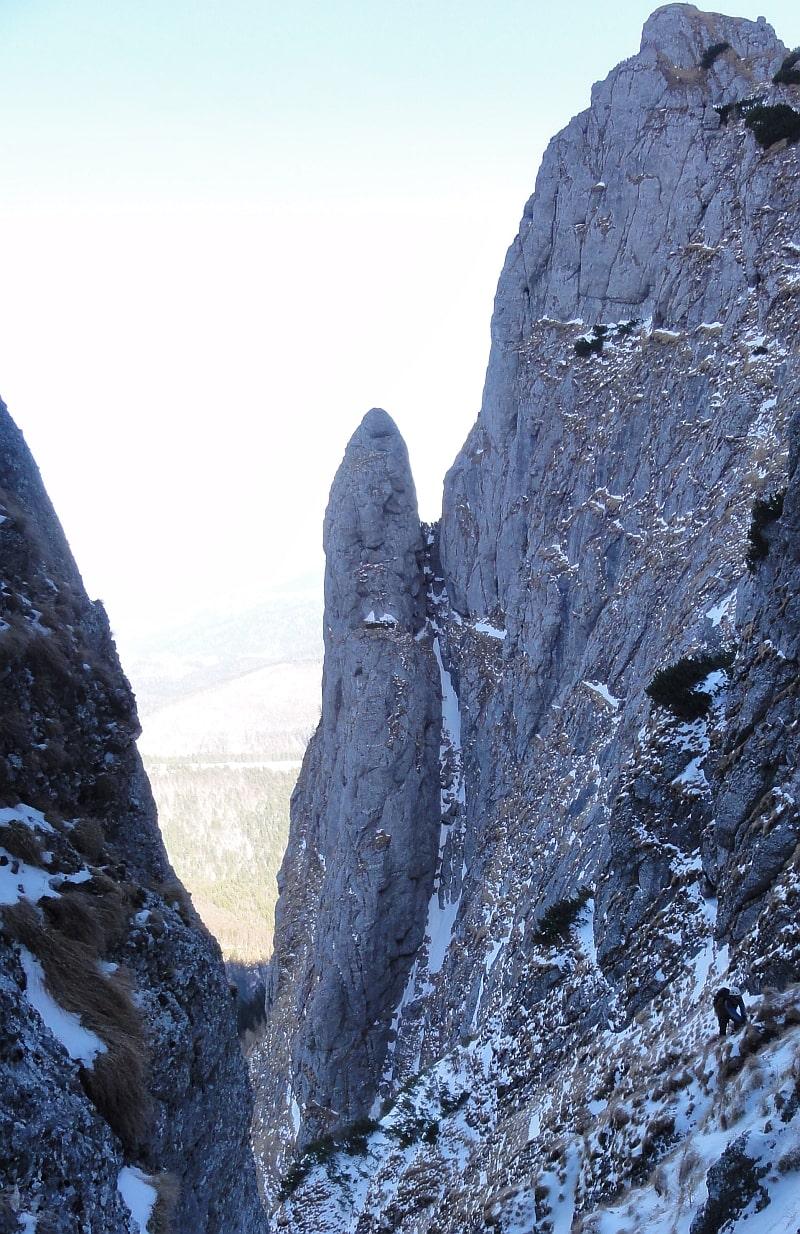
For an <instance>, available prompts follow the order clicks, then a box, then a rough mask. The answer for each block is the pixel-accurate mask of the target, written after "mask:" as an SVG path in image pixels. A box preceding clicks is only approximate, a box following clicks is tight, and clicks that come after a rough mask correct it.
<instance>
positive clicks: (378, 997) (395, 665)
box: [257, 409, 441, 1157]
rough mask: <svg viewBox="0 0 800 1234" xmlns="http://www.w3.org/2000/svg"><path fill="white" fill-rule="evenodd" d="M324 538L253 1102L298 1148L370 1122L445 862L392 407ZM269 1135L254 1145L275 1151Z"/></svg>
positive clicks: (346, 465) (351, 449) (361, 452)
mask: <svg viewBox="0 0 800 1234" xmlns="http://www.w3.org/2000/svg"><path fill="white" fill-rule="evenodd" d="M324 543H325V553H326V562H327V565H326V572H325V618H324V622H325V667H324V675H323V692H322V717H321V719H320V723H319V727H318V729H317V732H316V734H315V735H314V738H313V740H312V742H311V744H310V746H309V748H308V751H307V754H306V758H305V761H304V764H303V769H302V772H301V774H300V779H299V781H298V785H297V789H296V791H295V794H294V797H293V799H292V819H291V830H290V837H289V845H288V848H287V852H286V857H285V860H284V863H283V867H282V870H281V874H280V877H279V887H280V899H279V902H278V907H277V911H276V919H275V954H274V958H273V963H272V968H271V975H270V986H269V992H268V1000H267V1001H268V1035H267V1040H266V1043H265V1046H264V1049H263V1051H262V1056H261V1058H260V1060H259V1065H258V1068H257V1069H258V1070H260V1071H261V1072H262V1075H263V1079H262V1081H261V1082H262V1084H263V1085H264V1086H265V1087H266V1090H267V1092H266V1093H265V1100H262V1101H261V1103H260V1104H261V1107H262V1108H265V1109H266V1110H268V1111H270V1112H272V1111H274V1110H275V1108H276V1106H277V1108H278V1109H281V1108H282V1109H283V1112H284V1114H285V1116H286V1121H285V1125H284V1140H285V1139H287V1138H289V1137H291V1138H293V1139H294V1140H295V1141H296V1142H297V1143H298V1144H299V1145H301V1146H302V1145H303V1144H307V1143H308V1142H309V1141H310V1140H313V1139H314V1138H316V1137H318V1136H320V1135H322V1134H325V1133H327V1132H330V1131H332V1130H335V1129H340V1128H342V1127H343V1126H347V1125H348V1124H350V1123H352V1122H353V1121H354V1120H355V1119H358V1118H360V1117H363V1116H365V1115H366V1114H367V1113H368V1112H369V1109H370V1106H371V1105H372V1102H373V1099H374V1096H375V1093H376V1090H377V1085H378V1082H379V1079H380V1075H381V1071H382V1067H383V1062H384V1058H385V1055H386V1049H387V1044H388V1041H389V1035H390V1024H391V1020H392V1015H393V1012H394V1009H395V1007H396V1005H397V1003H398V1002H399V1000H400V998H401V996H402V993H403V989H404V986H405V983H406V980H407V978H408V974H409V970H410V968H411V964H412V962H413V958H414V956H415V953H416V951H417V949H418V948H419V945H420V943H421V942H422V939H423V935H424V930H425V921H426V914H427V906H428V902H429V899H430V895H431V888H432V884H433V877H434V870H435V864H436V855H437V846H438V837H439V828H440V804H439V767H438V756H439V735H440V725H441V703H440V693H439V677H438V670H437V667H436V661H435V658H434V655H433V652H432V650H431V645H430V640H429V639H428V638H427V637H426V635H425V633H424V631H425V594H424V572H423V557H424V543H423V538H422V530H421V527H420V522H419V516H418V513H417V501H416V494H415V491H414V483H413V480H412V478H411V472H410V468H409V464H408V455H407V452H406V448H405V445H404V443H403V440H402V438H401V436H400V434H399V432H398V430H397V428H396V426H395V424H394V422H393V421H392V419H391V418H390V417H389V416H388V415H387V414H386V412H385V411H381V410H378V409H373V410H372V411H370V412H368V413H367V415H366V416H365V417H364V419H363V421H362V422H361V424H360V426H359V428H358V429H357V430H356V432H355V433H354V434H353V437H352V438H351V440H350V442H349V444H348V446H347V450H346V452H345V456H344V459H343V461H342V463H341V466H340V467H339V470H338V472H337V474H336V478H335V479H334V482H333V486H332V489H331V495H330V501H329V503H328V509H327V513H326V516H325V535H324ZM287 1074H288V1075H289V1076H290V1090H289V1091H288V1093H287V1090H286V1076H287ZM270 1089H273V1090H274V1091H272V1092H271V1091H269V1090H270ZM270 1134H271V1129H269V1130H264V1131H263V1133H262V1134H257V1148H258V1149H260V1150H261V1151H262V1152H263V1153H264V1154H265V1155H266V1156H273V1157H274V1156H275V1154H276V1151H277V1152H279V1151H280V1150H279V1148H277V1149H276V1146H275V1144H274V1141H273V1142H272V1143H268V1136H269V1135H270Z"/></svg>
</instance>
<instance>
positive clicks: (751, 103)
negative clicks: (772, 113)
mask: <svg viewBox="0 0 800 1234" xmlns="http://www.w3.org/2000/svg"><path fill="white" fill-rule="evenodd" d="M758 105H759V102H758V99H757V98H756V97H755V96H754V95H751V96H750V97H749V98H746V99H737V100H736V101H735V102H733V103H723V105H722V106H721V107H715V108H714V111H715V112H716V113H717V115H718V116H719V118H720V121H721V123H722V124H727V123H728V121H729V120H738V119H739V117H740V116H746V115H747V113H748V112H749V111H751V110H752V109H753V108H754V107H757V106H758Z"/></svg>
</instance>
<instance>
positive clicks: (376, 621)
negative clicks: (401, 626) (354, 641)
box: [364, 608, 397, 626]
mask: <svg viewBox="0 0 800 1234" xmlns="http://www.w3.org/2000/svg"><path fill="white" fill-rule="evenodd" d="M364 625H366V626H396V625H397V618H396V617H395V616H393V614H392V613H383V614H382V615H381V616H380V617H376V616H375V610H374V608H371V609H370V610H369V612H368V613H367V615H366V617H365V618H364Z"/></svg>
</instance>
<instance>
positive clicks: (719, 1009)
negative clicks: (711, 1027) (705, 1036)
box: [714, 985, 747, 1037]
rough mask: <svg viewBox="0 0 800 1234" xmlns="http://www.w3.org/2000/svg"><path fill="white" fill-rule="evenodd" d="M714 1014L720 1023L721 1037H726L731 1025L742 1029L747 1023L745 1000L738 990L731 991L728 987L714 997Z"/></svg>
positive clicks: (718, 991)
mask: <svg viewBox="0 0 800 1234" xmlns="http://www.w3.org/2000/svg"><path fill="white" fill-rule="evenodd" d="M714 1012H715V1014H716V1017H717V1021H718V1023H719V1035H720V1037H724V1036H726V1034H727V1032H728V1025H729V1024H732V1025H733V1027H734V1028H741V1027H742V1025H743V1024H746V1023H747V1011H746V1009H745V1005H744V999H743V998H742V996H741V994H740V993H739V991H738V990H730V989H729V988H728V987H727V986H726V985H724V986H722V987H721V988H720V989H719V990H717V992H716V994H715V995H714Z"/></svg>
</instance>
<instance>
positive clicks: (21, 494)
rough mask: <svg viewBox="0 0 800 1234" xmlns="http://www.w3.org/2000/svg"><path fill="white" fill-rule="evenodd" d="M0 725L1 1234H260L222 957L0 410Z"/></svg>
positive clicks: (44, 506) (104, 656)
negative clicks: (181, 871) (178, 862)
mask: <svg viewBox="0 0 800 1234" xmlns="http://www.w3.org/2000/svg"><path fill="white" fill-rule="evenodd" d="M0 711H2V717H3V719H2V725H0V925H1V926H2V934H0V1025H1V1027H0V1090H1V1091H2V1097H0V1228H2V1229H3V1230H4V1231H5V1230H9V1231H12V1230H16V1229H24V1230H33V1229H38V1230H42V1231H45V1230H47V1231H54V1232H58V1234H61V1232H62V1231H63V1234H67V1232H69V1234H73V1231H75V1230H78V1229H80V1230H85V1231H91V1232H92V1234H130V1230H131V1229H132V1228H135V1227H132V1225H131V1222H132V1216H131V1205H133V1206H134V1207H135V1208H136V1211H137V1212H138V1213H139V1214H140V1216H141V1215H142V1214H144V1217H143V1220H147V1219H148V1214H149V1217H150V1218H152V1222H153V1223H157V1222H163V1223H167V1222H168V1219H169V1223H168V1224H162V1225H160V1226H159V1227H158V1228H161V1229H167V1228H168V1229H170V1230H172V1231H175V1234H178V1232H180V1234H190V1232H192V1234H194V1232H196V1231H197V1230H200V1229H202V1230H204V1231H208V1232H209V1234H211V1232H212V1231H213V1232H214V1234H223V1231H224V1232H225V1234H231V1232H234V1231H235V1232H237V1234H261V1231H263V1230H264V1229H265V1218H264V1215H263V1211H262V1208H261V1205H260V1203H259V1199H258V1193H257V1188H256V1180H255V1170H254V1167H253V1160H252V1155H251V1152H250V1147H249V1142H248V1132H249V1126H248V1124H249V1116H250V1109H251V1104H252V1102H251V1095H250V1089H249V1086H248V1083H247V1078H246V1074H245V1070H244V1064H243V1060H242V1058H241V1054H240V1051H239V1047H238V1042H237V1038H236V1024H235V1018H234V1015H233V1008H232V1002H231V997H230V992H229V989H228V984H227V981H226V979H225V974H224V970H223V966H222V961H221V957H220V954H219V948H218V947H217V945H216V943H215V942H214V940H213V939H212V938H211V937H210V936H209V935H208V934H207V932H206V931H205V929H204V928H203V926H202V924H201V923H200V920H199V918H198V917H197V916H196V914H195V913H194V911H193V909H192V907H191V903H190V901H189V899H188V896H187V895H186V892H185V891H184V889H183V888H182V887H181V885H180V883H178V882H177V880H176V879H175V875H174V873H173V872H172V870H171V868H170V865H169V862H168V860H167V857H166V853H165V852H164V847H163V844H162V842H161V836H160V834H159V831H158V826H157V822H156V812H155V806H154V803H153V799H152V795H151V793H150V789H149V785H148V783H147V779H146V777H145V775H144V772H143V771H142V766H141V763H140V760H139V756H138V753H137V750H136V744H135V742H136V737H137V736H138V733H139V724H138V720H137V717H136V708H135V704H134V699H133V695H132V693H131V690H130V687H129V685H128V682H127V681H126V679H125V676H124V675H123V672H122V669H121V668H120V665H119V661H118V659H117V655H116V651H115V648H114V643H113V641H112V638H111V634H110V631H109V627H108V622H107V619H106V616H105V613H104V611H103V609H102V606H101V605H100V604H96V603H95V604H92V603H91V602H90V601H89V599H88V598H87V596H86V593H85V591H84V588H83V584H82V582H81V578H80V575H79V573H78V570H77V568H76V566H75V563H74V561H73V559H72V556H71V554H70V551H69V548H68V546H67V543H66V540H65V538H64V535H63V532H62V530H61V527H60V526H59V524H58V520H57V518H56V516H55V514H54V512H53V509H52V507H51V505H50V502H49V500H48V498H47V495H46V493H45V491H44V488H43V486H42V482H41V479H40V477H39V473H38V471H37V469H36V466H35V464H34V462H33V460H32V459H31V456H30V454H29V452H28V450H27V448H26V446H25V443H24V441H23V439H22V436H21V434H20V433H19V431H18V430H17V428H16V426H15V425H14V424H13V422H12V421H11V419H10V417H9V416H8V413H7V411H6V409H5V407H4V406H3V405H2V404H0ZM141 1228H143V1227H141ZM150 1228H155V1224H153V1225H152V1226H151V1227H150Z"/></svg>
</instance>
